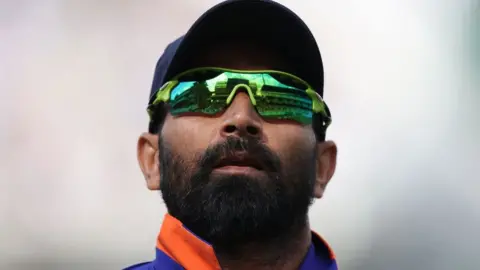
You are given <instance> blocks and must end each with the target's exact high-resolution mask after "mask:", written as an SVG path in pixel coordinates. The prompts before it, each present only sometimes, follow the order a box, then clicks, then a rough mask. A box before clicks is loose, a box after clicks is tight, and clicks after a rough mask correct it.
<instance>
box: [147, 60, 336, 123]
mask: <svg viewBox="0 0 480 270" xmlns="http://www.w3.org/2000/svg"><path fill="white" fill-rule="evenodd" d="M245 90H246V92H247V94H248V96H249V97H250V100H251V102H252V105H253V106H254V107H255V109H256V110H257V112H258V114H259V115H261V116H262V117H263V118H265V119H278V120H293V121H296V122H298V123H301V124H311V123H312V119H313V116H314V114H317V115H319V116H320V117H321V120H322V125H323V127H324V128H325V129H326V128H327V127H328V126H329V125H330V123H331V115H330V111H329V109H328V107H327V105H326V103H325V102H324V101H323V99H322V97H321V96H320V95H319V94H318V93H317V92H316V91H315V90H314V89H312V87H310V85H309V84H308V83H307V82H305V81H303V80H302V79H300V78H298V77H296V76H295V75H292V74H289V73H285V72H281V71H273V70H260V71H245V70H231V69H222V68H196V69H192V70H188V71H186V72H183V73H181V74H180V75H178V76H176V77H175V78H174V79H172V80H171V81H169V82H167V83H165V84H164V85H163V86H162V87H161V88H160V89H159V90H158V92H157V93H156V94H155V95H153V96H152V98H151V100H150V102H149V105H148V108H147V111H148V113H149V115H150V118H151V121H152V120H153V119H152V118H153V115H154V112H155V109H156V107H157V106H158V105H159V104H161V103H166V104H168V105H169V110H170V113H171V114H172V115H181V114H183V113H202V114H208V115H214V114H217V113H219V112H221V111H223V110H224V109H225V108H226V107H228V105H229V104H230V103H231V102H232V101H233V99H234V97H235V95H236V94H237V92H238V91H245Z"/></svg>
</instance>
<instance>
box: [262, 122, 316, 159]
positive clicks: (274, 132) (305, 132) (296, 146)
mask: <svg viewBox="0 0 480 270" xmlns="http://www.w3.org/2000/svg"><path fill="white" fill-rule="evenodd" d="M264 132H265V135H266V136H267V144H268V145H269V147H271V148H272V150H274V151H275V152H276V153H278V154H279V155H280V156H282V158H283V160H285V158H286V159H290V158H291V156H290V155H291V154H298V153H301V152H302V151H306V150H308V149H312V147H313V146H314V145H315V143H316V141H315V134H314V133H313V130H312V129H311V127H309V126H300V125H296V124H267V125H265V126H264Z"/></svg>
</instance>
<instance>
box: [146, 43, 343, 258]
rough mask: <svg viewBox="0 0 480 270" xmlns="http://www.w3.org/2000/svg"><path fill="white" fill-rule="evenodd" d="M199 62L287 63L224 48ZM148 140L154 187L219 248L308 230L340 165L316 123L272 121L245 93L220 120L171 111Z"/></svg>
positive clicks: (263, 53)
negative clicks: (314, 206)
mask: <svg viewBox="0 0 480 270" xmlns="http://www.w3.org/2000/svg"><path fill="white" fill-rule="evenodd" d="M195 65H196V66H210V67H212V66H214V67H223V68H231V69H244V70H256V69H257V70H260V69H277V70H278V69H281V67H284V66H285V65H286V63H284V62H282V61H281V59H279V58H278V57H276V55H274V54H272V53H271V52H269V51H268V50H262V48H257V47H253V46H250V45H248V44H242V45H240V44H224V45H222V46H220V47H216V48H211V50H208V51H206V52H205V53H202V54H201V56H200V57H199V58H198V59H196V63H195ZM142 137H143V139H142V138H141V139H140V141H139V160H140V165H141V167H142V170H143V172H144V174H145V177H146V178H147V183H148V185H149V187H150V188H152V189H156V188H160V190H161V193H162V196H163V199H164V201H165V204H166V206H167V208H168V211H169V213H170V214H171V215H172V216H174V217H175V218H177V219H178V220H180V221H181V222H182V223H183V224H184V225H185V226H186V227H187V228H188V229H189V230H191V231H192V232H193V233H195V234H196V235H197V236H199V237H201V238H202V239H204V240H206V241H208V242H210V243H211V244H212V245H213V246H214V247H215V248H218V249H226V248H228V247H232V246H241V245H242V244H246V243H252V242H262V241H266V240H268V239H272V238H278V237H281V236H284V235H286V234H289V233H292V231H294V230H298V229H300V228H302V227H304V226H305V225H306V223H307V212H308V208H309V206H310V204H311V203H312V201H313V199H314V198H315V197H320V196H321V195H322V192H323V189H324V187H325V185H326V184H327V182H328V181H329V179H330V178H331V176H332V175H333V171H334V167H335V159H336V147H335V145H334V144H333V143H332V142H323V143H318V142H317V141H316V139H315V134H314V132H313V130H312V128H311V126H305V125H301V124H298V123H295V122H292V121H281V120H278V121H265V120H264V119H262V118H261V117H260V116H259V115H258V114H257V112H256V111H255V108H254V107H253V106H252V104H251V101H250V99H249V97H248V95H247V94H246V93H244V92H240V93H238V94H237V95H236V97H235V98H234V100H233V102H232V103H231V104H230V106H229V107H228V108H227V109H226V110H225V111H224V112H223V113H221V114H218V115H215V116H206V115H201V114H188V115H181V116H175V117H174V116H172V115H170V114H167V116H166V118H165V122H164V125H163V128H162V130H161V131H160V133H159V135H158V136H153V135H151V134H148V135H146V134H144V136H142ZM154 139H156V140H157V141H155V142H153V141H152V140H154ZM152 155H155V157H152ZM155 166H156V168H155Z"/></svg>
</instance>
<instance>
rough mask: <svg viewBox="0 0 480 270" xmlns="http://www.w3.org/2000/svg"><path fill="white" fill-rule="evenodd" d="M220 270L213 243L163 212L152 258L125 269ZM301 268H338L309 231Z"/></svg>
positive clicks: (333, 269) (323, 246)
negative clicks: (310, 238)
mask: <svg viewBox="0 0 480 270" xmlns="http://www.w3.org/2000/svg"><path fill="white" fill-rule="evenodd" d="M184 269H188V270H221V267H220V265H219V263H218V260H217V257H216V256H215V251H214V250H213V247H212V246H211V245H209V244H207V243H206V242H205V241H203V240H202V239H200V238H198V237H197V236H195V235H194V234H193V233H191V232H190V231H189V230H188V229H186V228H185V227H184V226H183V224H182V223H181V222H180V221H179V220H177V219H176V218H174V217H172V216H170V215H169V214H166V215H165V219H164V221H163V224H162V228H161V230H160V233H159V235H158V238H157V247H156V257H155V260H154V261H152V262H145V263H140V264H136V265H133V266H130V267H128V268H125V269H124V270H184ZM300 270H338V268H337V263H336V261H335V255H334V253H333V252H332V250H331V249H330V247H329V246H328V244H327V243H326V242H325V241H324V240H323V239H322V238H321V237H320V236H319V235H317V234H316V233H314V232H312V244H311V246H310V248H309V250H308V253H307V255H306V256H305V259H304V260H303V263H302V265H301V266H300Z"/></svg>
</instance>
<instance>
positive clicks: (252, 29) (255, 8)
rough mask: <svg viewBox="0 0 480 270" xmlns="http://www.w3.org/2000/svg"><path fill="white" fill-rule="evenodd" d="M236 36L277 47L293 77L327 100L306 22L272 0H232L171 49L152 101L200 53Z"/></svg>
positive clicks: (156, 78) (161, 66)
mask: <svg viewBox="0 0 480 270" xmlns="http://www.w3.org/2000/svg"><path fill="white" fill-rule="evenodd" d="M232 37H235V38H242V39H248V38H250V39H252V40H253V41H254V42H261V43H265V44H268V46H273V47H274V49H275V50H276V51H278V52H280V53H281V54H282V56H285V57H286V59H287V62H288V63H289V64H290V65H294V66H295V67H292V69H293V70H294V72H292V73H294V74H295V75H297V76H298V77H300V78H302V79H304V80H305V81H307V82H308V83H309V84H310V85H311V86H312V87H313V88H314V89H315V90H316V91H317V92H318V93H319V94H320V95H321V96H323V84H324V82H323V63H322V57H321V55H320V50H319V49H318V46H317V43H316V41H315V38H314V36H313V34H312V32H311V31H310V29H309V28H308V26H307V25H306V24H305V22H303V20H302V19H300V17H298V15H296V14H295V13H294V12H293V11H291V10H290V9H288V8H287V7H285V6H283V5H281V4H279V3H276V2H274V1H271V0H228V1H224V2H222V3H220V4H217V5H215V6H214V7H212V8H210V9H209V10H207V11H206V12H205V13H204V14H203V15H202V16H201V17H200V18H199V19H197V21H196V22H195V23H194V24H193V25H192V27H190V29H189V30H188V31H187V33H186V34H185V35H184V36H182V37H180V38H178V39H176V40H175V41H173V42H172V43H170V44H169V45H168V46H167V48H166V49H165V51H164V53H163V55H162V56H161V57H160V59H159V60H158V62H157V66H156V68H155V75H154V78H153V83H152V88H151V92H150V100H152V97H153V96H154V95H155V94H156V93H157V91H158V90H159V89H160V87H161V86H162V85H163V84H164V83H165V82H167V81H169V80H170V79H172V77H174V76H175V75H177V74H179V73H181V72H182V71H185V70H186V69H188V67H187V66H186V63H187V61H188V60H189V59H191V58H194V57H195V54H196V53H197V52H198V48H200V47H205V46H207V47H208V43H209V42H212V41H215V40H220V39H228V38H232ZM289 72H290V71H289Z"/></svg>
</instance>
